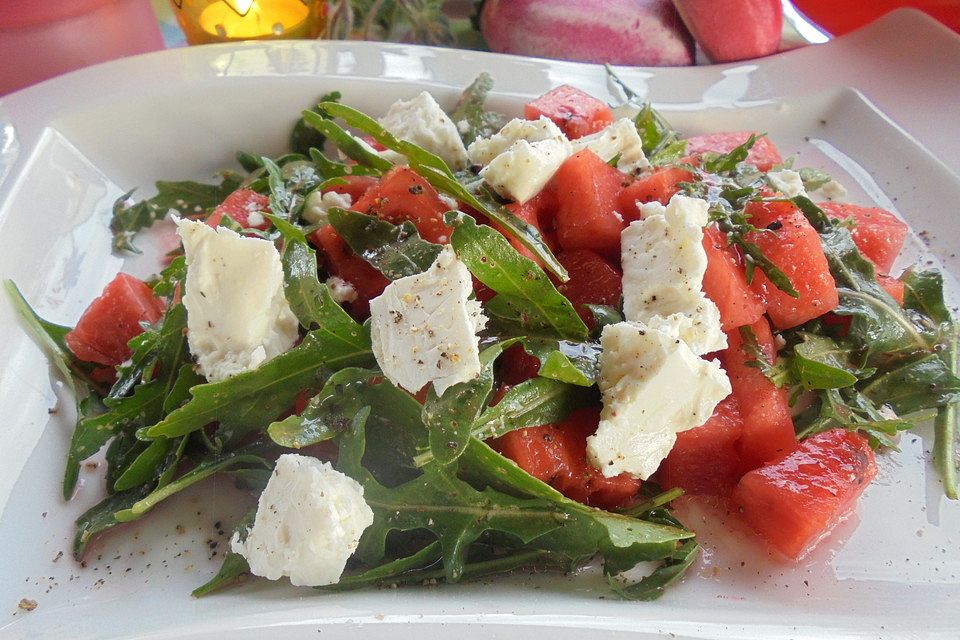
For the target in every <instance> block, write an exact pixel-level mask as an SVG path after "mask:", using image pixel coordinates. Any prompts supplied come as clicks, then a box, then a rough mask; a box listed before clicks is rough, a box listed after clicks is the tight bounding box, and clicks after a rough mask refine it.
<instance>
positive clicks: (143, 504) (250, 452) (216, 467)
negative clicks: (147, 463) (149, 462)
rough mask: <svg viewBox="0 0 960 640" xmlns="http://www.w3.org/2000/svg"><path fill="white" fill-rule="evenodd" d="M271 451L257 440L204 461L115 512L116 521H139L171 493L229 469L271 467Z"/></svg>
mask: <svg viewBox="0 0 960 640" xmlns="http://www.w3.org/2000/svg"><path fill="white" fill-rule="evenodd" d="M269 451H270V449H269V447H266V446H265V445H264V444H263V443H254V444H251V445H247V446H245V447H243V448H241V449H237V450H236V451H232V452H230V453H225V454H222V455H219V456H213V457H211V458H208V459H206V460H202V461H201V462H200V463H199V464H198V465H197V466H196V467H194V468H193V469H191V470H190V471H188V472H186V473H185V474H183V475H181V476H180V477H179V478H177V479H176V480H174V481H173V482H170V483H169V484H167V485H165V486H163V487H159V488H157V489H155V490H153V491H151V492H150V493H149V494H147V495H145V496H144V497H142V498H140V499H139V500H137V501H136V502H134V503H133V504H132V505H130V506H129V507H127V508H125V509H121V510H118V511H117V512H116V513H114V518H116V520H117V522H129V521H131V520H136V519H137V518H140V517H141V516H143V514H145V513H146V512H147V511H150V510H151V509H153V508H154V507H155V506H157V505H158V504H160V503H161V502H163V501H164V500H166V499H167V498H169V497H170V496H172V495H174V494H177V493H179V492H181V491H183V490H184V489H186V488H187V487H190V486H192V485H194V484H196V483H198V482H200V481H201V480H204V479H206V478H209V477H210V476H212V475H214V474H216V473H219V472H221V471H226V470H227V469H230V468H235V467H238V466H251V467H261V468H264V469H269V468H271V464H270V463H269V462H267V460H265V459H264V458H263V455H265V454H266V453H268V452H269Z"/></svg>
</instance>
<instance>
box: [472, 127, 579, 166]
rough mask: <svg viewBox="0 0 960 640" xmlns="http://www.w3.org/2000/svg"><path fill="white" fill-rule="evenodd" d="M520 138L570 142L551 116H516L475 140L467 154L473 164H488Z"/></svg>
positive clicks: (534, 140)
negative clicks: (489, 134)
mask: <svg viewBox="0 0 960 640" xmlns="http://www.w3.org/2000/svg"><path fill="white" fill-rule="evenodd" d="M519 140H526V141H527V142H542V141H543V140H555V141H557V142H560V143H563V142H567V143H568V144H569V141H568V140H567V137H566V136H565V135H563V131H561V130H560V127H558V126H557V125H556V124H555V123H554V122H553V120H551V119H549V118H545V117H543V116H540V118H539V119H538V120H521V119H520V118H514V119H513V120H511V121H510V122H508V123H507V124H505V125H503V128H501V129H500V131H498V132H497V133H495V134H493V135H492V136H490V137H489V138H478V139H477V140H474V141H473V142H472V143H471V144H470V146H469V147H468V148H467V156H469V158H470V162H472V163H473V164H479V165H487V164H490V162H491V161H493V159H494V158H496V157H497V156H498V155H500V154H501V153H503V152H504V151H506V150H507V149H509V148H510V147H511V146H513V144H514V143H516V142H517V141H519Z"/></svg>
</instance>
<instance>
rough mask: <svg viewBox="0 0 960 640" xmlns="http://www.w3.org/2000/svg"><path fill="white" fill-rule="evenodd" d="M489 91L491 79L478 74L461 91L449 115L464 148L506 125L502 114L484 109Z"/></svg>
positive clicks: (505, 119)
mask: <svg viewBox="0 0 960 640" xmlns="http://www.w3.org/2000/svg"><path fill="white" fill-rule="evenodd" d="M491 89H493V77H492V76H491V75H490V74H489V73H487V72H486V71H482V72H480V75H478V76H477V77H476V79H475V80H474V81H473V82H471V83H470V86H468V87H467V88H466V89H464V90H463V93H462V94H461V95H460V99H459V100H458V101H457V104H456V106H455V107H454V108H453V111H452V112H451V113H450V119H451V120H452V121H453V122H454V123H455V124H456V125H457V129H458V130H459V131H460V137H461V138H462V139H463V144H464V145H465V146H469V145H470V143H472V142H473V141H474V140H476V139H477V138H489V137H490V136H492V135H493V134H495V133H496V132H497V131H499V130H500V129H501V128H502V127H503V125H505V124H506V123H507V117H506V116H505V115H503V114H502V113H497V112H495V111H487V110H485V109H484V104H485V103H486V101H487V95H488V94H489V93H490V90H491Z"/></svg>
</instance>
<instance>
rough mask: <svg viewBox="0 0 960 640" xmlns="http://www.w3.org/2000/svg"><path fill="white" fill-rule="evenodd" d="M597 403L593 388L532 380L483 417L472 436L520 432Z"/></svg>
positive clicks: (515, 390)
mask: <svg viewBox="0 0 960 640" xmlns="http://www.w3.org/2000/svg"><path fill="white" fill-rule="evenodd" d="M597 401H598V398H597V395H596V392H595V391H594V390H593V389H586V388H584V387H580V386H577V385H572V384H567V383H565V382H560V381H559V380H551V379H550V378H541V377H536V378H531V379H529V380H525V381H523V382H521V383H520V384H518V385H516V386H514V387H511V389H510V390H509V391H507V392H506V393H505V394H504V395H503V398H501V399H500V401H499V402H498V403H497V404H495V405H493V406H492V407H490V408H488V409H486V410H485V411H484V412H483V413H482V414H480V416H479V417H478V418H477V419H476V420H475V421H474V423H473V426H472V427H471V433H472V435H473V437H475V438H477V439H479V440H487V439H489V438H499V437H500V436H502V435H504V434H506V433H509V432H511V431H515V430H517V429H524V428H526V427H537V426H540V425H544V424H552V423H555V422H560V421H561V420H564V419H566V418H567V416H569V415H570V413H571V412H572V411H573V410H574V409H579V408H581V407H586V406H590V405H593V404H597Z"/></svg>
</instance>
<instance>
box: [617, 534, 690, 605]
mask: <svg viewBox="0 0 960 640" xmlns="http://www.w3.org/2000/svg"><path fill="white" fill-rule="evenodd" d="M699 555H700V545H698V544H697V543H696V541H695V540H685V541H684V542H683V543H682V544H681V545H680V546H679V547H677V550H676V551H674V552H673V553H672V554H671V555H670V556H669V557H668V558H666V559H664V560H663V562H662V564H661V565H660V566H659V567H657V568H656V569H655V570H654V571H653V572H652V573H651V574H650V575H648V576H645V577H644V578H642V579H641V580H640V581H639V582H637V583H636V584H632V585H624V584H623V583H622V582H621V581H620V580H618V579H617V577H616V576H614V575H607V583H608V584H609V585H610V588H611V589H613V591H614V593H616V594H617V595H619V596H620V597H621V598H624V599H625V600H641V601H650V600H656V599H657V598H659V597H660V596H662V595H663V593H664V590H665V589H666V588H667V587H669V586H670V585H671V584H673V583H674V582H676V581H677V580H679V579H680V578H682V577H683V574H684V573H686V571H687V569H689V568H690V565H692V564H693V563H694V562H695V561H696V559H697V556H699Z"/></svg>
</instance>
